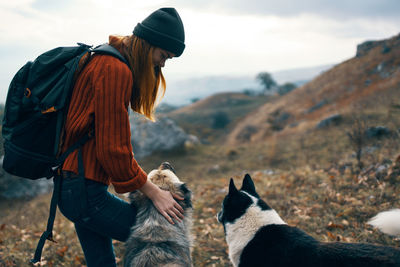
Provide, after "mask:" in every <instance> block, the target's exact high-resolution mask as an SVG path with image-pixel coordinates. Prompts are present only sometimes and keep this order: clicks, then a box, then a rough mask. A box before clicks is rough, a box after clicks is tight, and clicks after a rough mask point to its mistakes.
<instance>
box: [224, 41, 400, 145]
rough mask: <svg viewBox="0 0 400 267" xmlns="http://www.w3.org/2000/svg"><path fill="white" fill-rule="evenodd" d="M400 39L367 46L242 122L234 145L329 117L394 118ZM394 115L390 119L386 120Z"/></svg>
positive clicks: (232, 140) (230, 139)
mask: <svg viewBox="0 0 400 267" xmlns="http://www.w3.org/2000/svg"><path fill="white" fill-rule="evenodd" d="M399 66H400V34H399V35H397V36H394V37H392V38H390V39H386V40H380V41H367V42H364V43H362V44H360V45H358V47H357V54H356V56H355V57H354V58H351V59H349V60H347V61H345V62H343V63H341V64H338V65H336V66H334V67H333V68H331V69H329V70H327V71H325V72H323V73H322V74H320V75H319V76H317V77H316V78H314V79H313V80H312V81H310V82H308V83H306V84H305V85H303V86H302V87H300V88H297V89H296V90H294V91H292V92H290V93H288V94H286V95H284V96H282V97H280V98H277V99H274V101H268V102H267V103H265V104H264V105H262V106H261V107H259V108H258V109H257V110H256V111H254V112H252V113H251V114H249V115H248V116H247V117H246V118H244V119H242V120H241V121H240V122H239V123H238V124H237V125H236V126H235V129H233V130H232V131H231V133H230V134H229V136H228V143H230V144H242V143H243V142H258V141H262V140H266V139H267V138H269V137H270V136H276V135H277V134H279V135H285V134H298V133H300V132H305V131H308V130H310V129H313V128H315V127H316V125H318V123H319V122H321V121H322V120H323V119H324V118H329V117H331V118H332V117H335V116H336V117H337V115H338V114H343V115H346V116H348V117H351V114H352V113H354V112H363V111H364V112H367V111H372V110H379V109H380V110H381V111H380V112H381V113H382V114H389V113H390V109H391V108H392V107H393V108H396V109H397V106H398V103H396V101H398V100H399V98H400V68H399ZM383 116H386V117H387V116H388V115H383Z"/></svg>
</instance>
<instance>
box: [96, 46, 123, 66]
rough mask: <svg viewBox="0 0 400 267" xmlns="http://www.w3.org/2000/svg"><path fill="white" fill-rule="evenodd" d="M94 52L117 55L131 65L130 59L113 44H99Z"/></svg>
mask: <svg viewBox="0 0 400 267" xmlns="http://www.w3.org/2000/svg"><path fill="white" fill-rule="evenodd" d="M93 52H94V53H95V54H101V55H110V56H113V57H116V58H118V59H119V60H121V61H122V62H124V63H125V64H126V65H128V67H129V63H128V61H127V60H126V59H125V58H124V57H123V56H122V55H121V53H120V52H119V51H118V50H117V49H115V48H114V47H113V46H111V45H109V44H102V45H99V46H97V47H95V48H93Z"/></svg>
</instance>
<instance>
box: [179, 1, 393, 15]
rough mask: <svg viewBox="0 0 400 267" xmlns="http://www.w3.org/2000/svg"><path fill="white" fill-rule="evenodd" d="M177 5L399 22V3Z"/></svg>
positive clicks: (226, 10)
mask: <svg viewBox="0 0 400 267" xmlns="http://www.w3.org/2000/svg"><path fill="white" fill-rule="evenodd" d="M173 2H174V3H175V4H176V5H177V6H185V7H191V8H195V9H197V10H199V9H200V10H213V11H215V12H220V13H236V14H238V13H239V14H253V15H254V14H256V15H264V16H297V15H301V14H313V15H318V16H321V17H323V16H328V17H331V18H342V19H352V18H359V17H364V18H366V17H369V18H383V17H385V18H392V19H397V18H398V17H399V14H400V1H398V0H334V1H332V0H302V1H295V0H279V1H276V0H217V1H215V0H193V1H186V0H175V1H173Z"/></svg>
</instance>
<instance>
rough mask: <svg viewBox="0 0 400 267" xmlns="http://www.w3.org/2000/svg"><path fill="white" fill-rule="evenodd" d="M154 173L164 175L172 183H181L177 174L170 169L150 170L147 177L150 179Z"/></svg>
mask: <svg viewBox="0 0 400 267" xmlns="http://www.w3.org/2000/svg"><path fill="white" fill-rule="evenodd" d="M156 175H165V176H166V177H168V179H169V180H170V181H171V182H172V183H173V184H183V183H182V182H181V180H179V178H178V176H176V175H175V173H174V172H173V171H171V170H152V171H151V172H150V173H149V174H148V175H147V177H149V179H150V180H151V178H152V177H154V176H156Z"/></svg>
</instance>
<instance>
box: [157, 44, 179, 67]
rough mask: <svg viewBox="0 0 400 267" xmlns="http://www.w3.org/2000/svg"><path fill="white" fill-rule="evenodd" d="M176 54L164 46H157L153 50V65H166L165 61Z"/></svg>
mask: <svg viewBox="0 0 400 267" xmlns="http://www.w3.org/2000/svg"><path fill="white" fill-rule="evenodd" d="M174 56H175V54H174V53H171V52H168V51H167V50H164V49H162V48H159V47H156V48H155V49H154V50H153V65H154V67H161V68H162V67H164V66H165V61H167V59H170V58H173V57H174Z"/></svg>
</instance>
